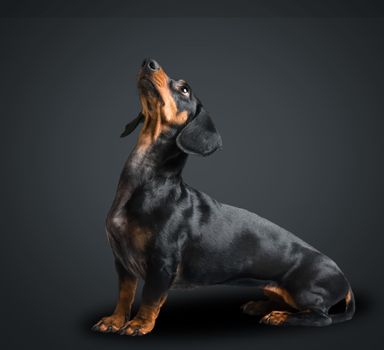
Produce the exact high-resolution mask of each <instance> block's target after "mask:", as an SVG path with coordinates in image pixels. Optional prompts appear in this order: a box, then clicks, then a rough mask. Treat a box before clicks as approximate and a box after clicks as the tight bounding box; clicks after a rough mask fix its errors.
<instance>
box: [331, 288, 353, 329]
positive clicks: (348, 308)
mask: <svg viewBox="0 0 384 350" xmlns="http://www.w3.org/2000/svg"><path fill="white" fill-rule="evenodd" d="M355 309H356V305H355V295H354V294H353V291H352V289H351V288H349V290H348V292H347V294H346V296H345V311H344V312H342V313H337V314H331V315H329V316H330V317H331V319H332V323H340V322H344V321H348V320H350V319H351V318H352V317H353V315H354V313H355Z"/></svg>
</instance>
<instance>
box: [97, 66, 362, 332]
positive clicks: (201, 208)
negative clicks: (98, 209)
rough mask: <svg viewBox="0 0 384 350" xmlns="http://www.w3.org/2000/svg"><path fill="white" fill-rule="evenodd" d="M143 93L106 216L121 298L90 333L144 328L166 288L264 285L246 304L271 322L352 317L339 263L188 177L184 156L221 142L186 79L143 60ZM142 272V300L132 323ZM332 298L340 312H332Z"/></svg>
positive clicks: (152, 318) (309, 322)
mask: <svg viewBox="0 0 384 350" xmlns="http://www.w3.org/2000/svg"><path fill="white" fill-rule="evenodd" d="M138 89H139V95H140V102H141V112H140V113H139V115H138V116H137V117H136V118H135V119H134V120H133V121H132V122H130V123H129V124H127V126H126V127H125V130H124V132H123V133H122V135H121V136H122V137H123V136H126V135H128V134H130V133H131V132H132V131H133V130H134V129H135V128H136V127H137V126H138V125H139V124H140V123H143V126H142V129H141V131H140V135H139V138H138V141H137V144H136V146H135V147H134V149H133V150H132V152H131V154H130V156H129V158H128V160H127V161H126V163H125V165H124V168H123V170H122V173H121V176H120V180H119V184H118V188H117V193H116V196H115V199H114V201H113V204H112V207H111V209H110V211H109V213H108V216H107V220H106V230H107V235H108V239H109V243H110V245H111V247H112V250H113V254H114V258H115V264H116V269H117V274H118V278H119V298H118V303H117V306H116V308H115V311H114V312H113V314H112V315H110V316H107V317H104V318H102V319H101V320H100V321H99V322H98V323H96V324H95V325H94V326H93V330H96V331H99V332H118V333H120V334H126V335H144V334H147V333H149V332H151V331H152V329H153V328H154V326H155V321H156V318H157V316H158V315H159V312H160V308H161V306H162V305H163V304H164V302H165V300H166V298H167V292H168V291H169V289H170V288H176V287H183V288H188V287H193V286H204V285H219V284H221V285H249V286H254V287H256V288H259V289H261V291H262V292H263V295H264V298H263V300H256V301H250V302H248V303H246V304H245V305H243V307H242V309H243V312H245V313H246V314H250V315H258V316H260V317H261V319H260V322H261V323H264V324H267V325H274V326H280V325H300V326H326V325H330V324H332V323H337V322H342V321H346V320H349V319H351V318H352V316H353V314H354V312H355V301H354V295H353V292H352V289H351V287H350V285H349V283H348V281H347V279H346V278H345V276H344V274H343V273H342V272H341V270H340V269H339V267H338V266H337V265H336V263H335V262H334V261H332V260H331V259H330V258H329V257H327V256H325V255H323V254H322V253H320V252H319V251H318V250H316V249H315V248H313V247H311V246H310V245H309V244H307V243H305V242H304V241H302V240H301V239H300V238H298V237H296V236H294V235H293V234H292V233H290V232H288V231H286V230H285V229H283V228H281V227H279V226H277V225H275V224H273V223H272V222H270V221H268V220H266V219H264V218H261V217H260V216H258V215H256V214H253V213H251V212H249V211H247V210H244V209H240V208H236V207H233V206H229V205H226V204H222V203H219V202H218V201H216V200H215V199H212V198H211V197H209V196H208V195H207V194H205V193H203V192H200V191H198V190H196V189H194V188H192V187H190V186H189V185H187V184H186V183H185V182H184V181H183V179H182V170H183V167H184V165H185V163H186V161H187V158H188V155H190V154H192V155H202V156H207V155H209V154H211V153H213V152H215V151H216V150H218V149H220V148H221V146H222V141H221V137H220V135H219V133H218V131H217V129H216V127H215V125H214V123H213V121H212V119H211V117H210V116H209V114H208V112H207V111H206V110H205V109H204V107H203V105H202V104H201V102H200V100H199V99H198V98H197V97H196V96H195V95H194V94H193V92H192V90H191V88H190V87H189V85H188V84H187V83H186V82H185V81H184V80H174V79H171V78H169V77H168V76H167V74H166V73H165V71H164V70H163V68H162V67H161V66H160V65H159V64H158V63H157V62H156V61H155V60H153V59H146V60H144V62H143V64H142V67H141V69H140V72H139V77H138ZM139 278H141V279H143V280H144V286H143V291H142V299H141V305H140V307H139V309H138V312H137V314H136V316H135V317H134V318H132V319H130V311H131V306H132V303H133V300H134V297H135V293H136V286H137V282H138V279H139ZM340 303H341V304H340ZM335 304H340V305H342V306H343V310H342V312H339V313H329V309H330V308H331V307H332V306H333V305H335Z"/></svg>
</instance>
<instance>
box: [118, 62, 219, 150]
mask: <svg viewBox="0 0 384 350" xmlns="http://www.w3.org/2000/svg"><path fill="white" fill-rule="evenodd" d="M138 87H139V93H140V102H141V112H140V114H139V115H138V117H136V118H135V119H134V120H133V121H131V122H130V123H128V124H127V125H126V127H125V130H124V132H123V133H122V134H121V136H122V137H124V136H127V135H129V134H130V133H131V132H132V131H133V130H135V128H136V127H137V126H138V125H139V123H140V122H144V126H143V132H147V133H149V134H150V135H151V142H155V141H156V139H157V138H158V137H159V136H160V135H168V136H170V137H171V138H172V139H173V138H174V141H175V142H176V145H177V146H178V147H179V148H180V149H181V150H182V151H183V152H185V153H188V154H199V155H203V156H206V155H209V154H211V153H213V152H214V151H216V150H217V149H219V148H221V146H222V142H221V137H220V134H219V133H218V132H217V130H216V128H215V125H214V124H213V121H212V119H211V117H210V116H209V114H208V113H207V112H206V110H205V109H204V108H203V106H202V104H201V102H200V101H199V100H198V98H197V97H196V96H195V95H194V93H193V92H192V90H191V88H190V86H189V85H188V84H187V83H186V82H185V81H184V80H174V79H171V78H170V77H168V76H167V74H166V73H165V71H164V70H163V68H162V67H161V66H160V65H159V64H158V63H157V62H156V61H155V60H152V59H145V60H144V62H143V64H142V66H141V69H140V72H139V78H138Z"/></svg>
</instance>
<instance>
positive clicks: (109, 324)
mask: <svg viewBox="0 0 384 350" xmlns="http://www.w3.org/2000/svg"><path fill="white" fill-rule="evenodd" d="M124 323H125V317H124V316H121V315H111V316H107V317H103V318H102V319H101V320H100V321H99V322H97V323H96V324H95V325H94V326H93V327H92V330H93V331H96V332H102V333H110V332H111V333H116V332H118V331H119V330H120V329H121V328H122V327H123V326H124Z"/></svg>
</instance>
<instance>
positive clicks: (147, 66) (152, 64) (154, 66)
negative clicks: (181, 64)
mask: <svg viewBox="0 0 384 350" xmlns="http://www.w3.org/2000/svg"><path fill="white" fill-rule="evenodd" d="M141 68H142V69H144V70H147V71H149V72H155V71H157V70H159V69H160V65H159V64H158V63H157V62H156V61H155V60H153V59H152V58H146V59H145V60H144V61H143V63H142V64H141Z"/></svg>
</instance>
